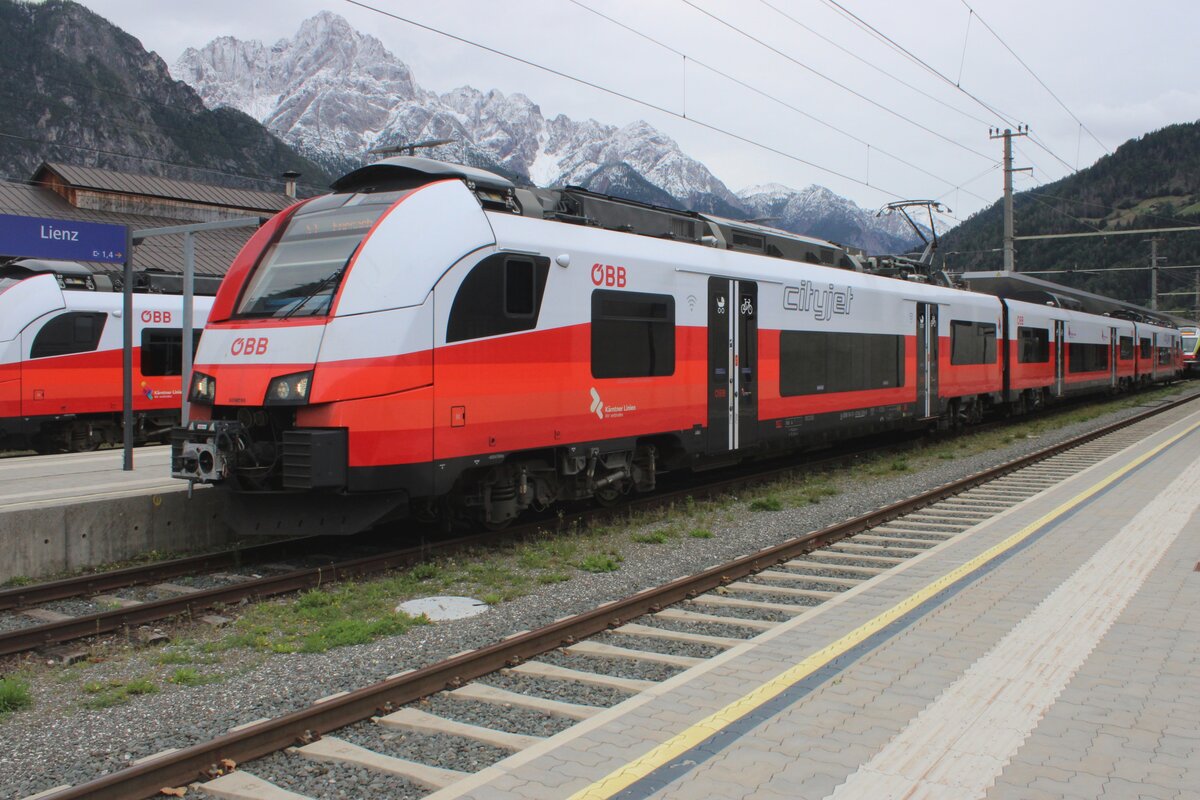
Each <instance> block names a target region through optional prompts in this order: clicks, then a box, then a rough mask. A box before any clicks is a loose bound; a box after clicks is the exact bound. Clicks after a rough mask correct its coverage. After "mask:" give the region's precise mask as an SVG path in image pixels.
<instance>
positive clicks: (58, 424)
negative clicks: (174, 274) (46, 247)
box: [0, 262, 212, 453]
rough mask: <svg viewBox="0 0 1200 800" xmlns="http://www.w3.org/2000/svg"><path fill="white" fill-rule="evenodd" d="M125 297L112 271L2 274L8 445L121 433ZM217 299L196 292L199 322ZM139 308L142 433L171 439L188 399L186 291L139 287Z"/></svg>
mask: <svg viewBox="0 0 1200 800" xmlns="http://www.w3.org/2000/svg"><path fill="white" fill-rule="evenodd" d="M35 263H37V264H39V265H42V266H47V265H48V264H49V262H35ZM59 266H60V267H63V268H69V266H70V265H69V264H61V265H59ZM47 268H49V267H47ZM97 282H99V283H100V284H102V286H101V287H98V286H97ZM105 288H107V289H109V290H107V291H106V290H105ZM121 304H122V296H121V294H120V293H119V292H116V291H111V284H109V283H108V281H107V278H105V277H104V276H96V277H95V278H93V277H91V276H88V277H87V278H86V279H85V278H83V277H82V275H79V274H77V275H67V276H66V279H65V280H64V277H63V276H62V275H58V274H51V273H50V272H34V271H30V270H26V269H24V268H21V267H16V268H11V269H9V270H6V271H5V273H4V274H0V449H3V450H24V449H33V450H37V451H38V452H39V453H56V452H68V451H79V450H91V449H94V448H96V447H98V446H100V445H102V444H114V443H116V442H119V441H121V437H122V433H123V422H122V420H123V417H122V414H123V410H122V409H123V407H124V393H123V382H122V377H123V373H122V370H121V361H122V342H123V333H124V331H123V321H122V319H121ZM211 305H212V298H211V297H196V298H195V304H194V309H195V311H194V320H195V322H194V324H195V325H197V326H203V324H204V321H205V318H206V317H207V314H208V308H209V307H210V306H211ZM133 314H134V316H133V411H134V435H135V437H136V441H137V442H138V443H140V442H145V441H149V440H153V439H166V438H167V436H168V435H169V434H170V431H171V428H172V427H173V426H176V425H178V424H179V406H180V401H181V400H182V398H183V377H182V374H181V373H182V366H183V359H182V343H183V334H182V330H181V328H180V323H181V322H182V317H183V298H182V296H179V295H175V296H171V295H165V294H157V293H143V292H136V293H135V294H134V295H133ZM200 332H201V331H200V327H197V328H196V329H195V330H194V332H193V339H195V338H198V337H199V336H200Z"/></svg>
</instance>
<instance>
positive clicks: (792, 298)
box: [783, 281, 854, 322]
mask: <svg viewBox="0 0 1200 800" xmlns="http://www.w3.org/2000/svg"><path fill="white" fill-rule="evenodd" d="M853 300H854V290H853V289H851V288H850V287H849V286H846V287H844V288H841V289H839V288H837V287H836V286H834V285H833V284H832V283H830V284H826V285H824V286H817V285H816V284H814V283H813V282H812V281H800V285H799V286H785V287H783V307H784V308H785V309H787V310H788V311H805V312H808V313H811V314H812V315H813V317H814V318H815V319H816V320H817V322H827V321H828V320H829V319H831V318H832V317H833V315H834V314H838V315H839V316H849V314H850V303H851V301H853Z"/></svg>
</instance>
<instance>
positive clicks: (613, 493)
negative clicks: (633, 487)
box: [592, 484, 628, 508]
mask: <svg viewBox="0 0 1200 800" xmlns="http://www.w3.org/2000/svg"><path fill="white" fill-rule="evenodd" d="M626 491H628V487H627V486H621V485H619V484H611V485H609V486H605V487H603V488H602V489H597V490H596V491H594V492H592V499H593V500H595V501H596V505H598V506H600V507H601V508H610V507H612V506H614V505H616V504H617V501H618V500H620V499H621V495H623V494H625V492H626Z"/></svg>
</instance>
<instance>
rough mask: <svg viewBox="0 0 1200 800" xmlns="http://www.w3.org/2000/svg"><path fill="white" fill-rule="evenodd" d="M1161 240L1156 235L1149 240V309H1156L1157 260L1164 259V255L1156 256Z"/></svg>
mask: <svg viewBox="0 0 1200 800" xmlns="http://www.w3.org/2000/svg"><path fill="white" fill-rule="evenodd" d="M1159 241H1161V240H1160V239H1158V238H1157V237H1155V238H1151V239H1150V240H1149V242H1150V310H1151V311H1157V310H1158V262H1160V261H1166V260H1167V259H1166V258H1165V257H1163V258H1159V256H1158V243H1159Z"/></svg>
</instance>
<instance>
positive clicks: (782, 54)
mask: <svg viewBox="0 0 1200 800" xmlns="http://www.w3.org/2000/svg"><path fill="white" fill-rule="evenodd" d="M679 2H681V3H683V4H684V5H686V6H688V7H690V8H692V9H694V10H696V11H697V12H699V13H701V14H703V15H704V16H706V17H708V18H709V19H712V20H713V21H715V22H717V23H718V24H720V25H724V26H725V27H726V28H729V29H730V30H732V31H734V32H736V33H737V34H739V35H741V36H744V37H745V38H747V39H749V40H750V41H752V42H755V43H756V44H758V45H760V46H762V47H765V48H766V49H768V50H770V51H771V52H773V53H775V54H776V55H778V56H780V57H781V58H784V59H786V60H788V61H790V62H792V63H793V64H795V65H796V66H798V67H800V68H801V69H804V70H806V71H808V72H811V73H812V74H813V75H816V76H817V77H819V78H821V79H822V80H825V81H828V82H829V83H831V84H833V85H834V86H836V87H838V88H839V89H842V90H844V91H846V92H849V93H850V94H852V95H854V96H855V97H857V98H859V99H861V100H863V101H864V102H866V103H869V104H870V105H872V106H875V107H876V108H878V109H880V110H881V111H885V112H887V113H888V114H891V115H892V116H894V117H896V118H897V119H901V120H904V121H905V122H907V123H908V124H910V125H912V126H914V127H916V128H919V129H920V130H923V131H925V132H926V133H929V134H931V135H932V136H935V137H937V138H938V139H941V140H942V141H944V142H947V143H949V144H952V145H954V146H955V147H957V148H960V149H962V150H965V151H967V152H968V153H971V154H973V155H976V156H979V157H980V158H982V159H986V160H988V161H994V160H995V159H994V157H993V156H989V155H988V154H987V153H983V152H981V151H979V150H976V149H975V148H973V147H971V146H969V145H965V144H963V143H962V142H959V141H957V140H955V139H952V138H951V137H949V136H946V135H945V134H944V133H941V132H940V131H936V130H934V129H933V128H931V127H929V126H928V125H925V124H924V123H921V122H918V121H917V120H915V119H913V118H912V117H909V116H907V115H906V114H902V113H900V112H899V111H896V110H895V109H893V108H889V107H887V106H886V105H884V104H883V103H880V102H879V101H878V100H875V99H873V98H871V97H868V96H867V95H865V94H863V93H862V92H860V91H858V90H856V89H854V88H852V87H850V86H847V85H846V84H844V83H842V82H841V81H838V80H836V79H835V78H831V77H829V76H828V75H826V74H825V73H823V72H821V71H820V70H818V69H816V68H815V67H811V66H809V65H808V64H805V63H804V62H803V61H801V60H799V59H798V58H795V57H793V56H791V55H789V54H787V53H785V52H783V51H782V50H780V49H779V48H777V47H774V46H772V45H770V44H768V43H767V42H764V41H763V40H762V39H760V38H758V37H757V36H755V35H753V34H751V33H748V32H746V31H744V30H742V29H741V28H739V27H737V26H736V25H734V24H733V23H732V22H729V21H728V20H725V19H722V18H720V17H718V16H717V15H716V14H713V13H712V12H710V11H708V10H706V9H703V8H701V7H700V6H698V5H696V4H695V3H694V2H692V0H679Z"/></svg>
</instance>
